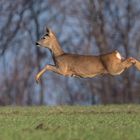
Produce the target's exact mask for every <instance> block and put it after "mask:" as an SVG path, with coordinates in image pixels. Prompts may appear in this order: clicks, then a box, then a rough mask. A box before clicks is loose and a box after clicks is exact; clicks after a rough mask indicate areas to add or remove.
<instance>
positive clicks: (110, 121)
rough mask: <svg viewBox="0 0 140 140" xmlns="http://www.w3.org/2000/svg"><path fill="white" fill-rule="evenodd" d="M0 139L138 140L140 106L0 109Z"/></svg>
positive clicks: (139, 136) (139, 139)
mask: <svg viewBox="0 0 140 140" xmlns="http://www.w3.org/2000/svg"><path fill="white" fill-rule="evenodd" d="M0 140H140V105H109V106H86V107H80V106H62V107H61V106H59V107H1V108H0Z"/></svg>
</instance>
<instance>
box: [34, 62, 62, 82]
mask: <svg viewBox="0 0 140 140" xmlns="http://www.w3.org/2000/svg"><path fill="white" fill-rule="evenodd" d="M46 71H53V72H56V73H60V70H59V68H58V67H56V66H53V65H46V66H45V67H44V68H43V69H42V70H41V71H40V72H39V73H38V74H37V75H36V77H35V80H36V82H37V83H39V81H40V78H41V76H42V75H43V74H44V73H45V72H46Z"/></svg>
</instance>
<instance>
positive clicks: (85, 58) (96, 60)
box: [36, 29, 140, 82]
mask: <svg viewBox="0 0 140 140" xmlns="http://www.w3.org/2000/svg"><path fill="white" fill-rule="evenodd" d="M36 45H38V46H43V47H46V48H48V49H50V50H51V52H52V55H53V59H54V63H55V65H54V66H53V65H46V66H45V67H44V68H43V69H42V70H41V71H40V72H39V73H38V74H37V75H36V81H37V82H39V80H40V77H41V76H42V75H43V74H44V73H45V72H46V71H53V72H56V73H58V74H61V75H64V76H75V77H82V78H86V77H89V78H91V77H95V76H97V75H101V74H110V75H119V74H121V73H122V72H123V71H124V70H125V69H127V68H129V67H131V66H132V65H135V66H136V68H137V69H138V70H140V62H139V61H138V60H136V59H134V58H132V57H130V58H127V59H123V58H122V57H121V55H120V53H119V52H118V51H113V52H111V53H106V54H103V55H98V56H93V55H78V54H70V53H65V52H64V51H63V50H62V48H61V47H60V45H59V42H58V40H57V38H56V36H55V34H54V33H53V32H52V31H51V30H50V29H47V34H46V35H44V37H43V38H41V39H40V40H39V41H38V42H37V43H36Z"/></svg>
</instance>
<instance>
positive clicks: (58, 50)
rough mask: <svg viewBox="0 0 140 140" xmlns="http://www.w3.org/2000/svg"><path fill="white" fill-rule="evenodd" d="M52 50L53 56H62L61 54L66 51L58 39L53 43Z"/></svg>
mask: <svg viewBox="0 0 140 140" xmlns="http://www.w3.org/2000/svg"><path fill="white" fill-rule="evenodd" d="M51 52H52V53H53V56H54V57H57V56H60V55H62V54H64V51H63V50H62V48H61V47H60V44H59V42H58V41H57V42H55V43H54V44H53V45H52V48H51Z"/></svg>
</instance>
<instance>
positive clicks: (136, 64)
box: [135, 59, 140, 71]
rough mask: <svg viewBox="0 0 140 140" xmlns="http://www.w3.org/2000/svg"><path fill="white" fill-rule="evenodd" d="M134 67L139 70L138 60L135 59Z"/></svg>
mask: <svg viewBox="0 0 140 140" xmlns="http://www.w3.org/2000/svg"><path fill="white" fill-rule="evenodd" d="M135 60H136V59H135ZM135 67H136V68H137V69H138V70H139V71H140V61H138V60H136V63H135Z"/></svg>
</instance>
